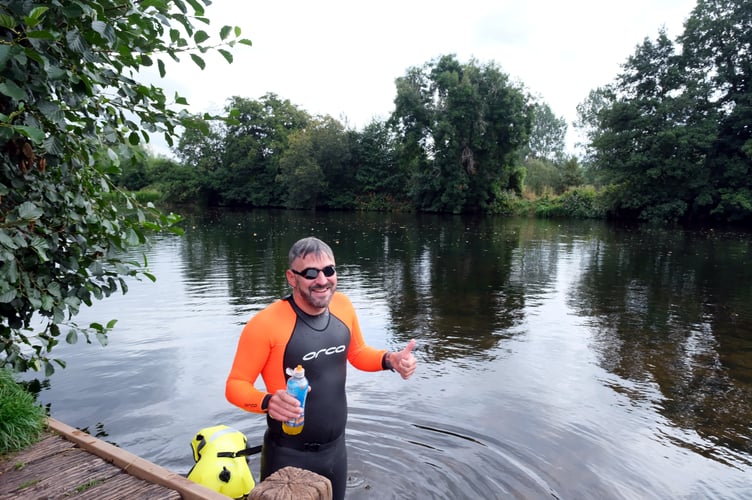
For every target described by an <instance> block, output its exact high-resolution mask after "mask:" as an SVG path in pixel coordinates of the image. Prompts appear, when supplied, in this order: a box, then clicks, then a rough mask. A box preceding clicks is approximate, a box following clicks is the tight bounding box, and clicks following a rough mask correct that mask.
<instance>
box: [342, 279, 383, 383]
mask: <svg viewBox="0 0 752 500" xmlns="http://www.w3.org/2000/svg"><path fill="white" fill-rule="evenodd" d="M330 310H331V311H332V312H333V313H334V314H336V315H337V316H338V317H340V318H341V319H342V320H343V321H344V322H345V324H346V325H347V326H348V327H349V328H350V350H349V351H348V353H347V359H348V361H350V364H352V365H353V366H354V367H355V368H357V369H359V370H363V371H367V372H376V371H381V370H383V369H384V367H383V365H382V363H381V361H382V359H383V358H384V354H385V353H386V350H385V349H376V348H375V347H371V346H369V345H368V344H366V342H365V340H363V333H362V332H361V331H360V325H359V324H358V316H357V315H356V313H355V308H354V307H353V305H352V303H351V302H350V299H348V298H347V297H346V296H345V295H343V294H341V293H336V294H335V295H334V298H333V299H332V303H331V304H330Z"/></svg>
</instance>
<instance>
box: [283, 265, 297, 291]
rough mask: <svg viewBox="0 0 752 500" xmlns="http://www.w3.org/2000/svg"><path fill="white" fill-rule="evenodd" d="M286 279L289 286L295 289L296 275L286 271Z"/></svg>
mask: <svg viewBox="0 0 752 500" xmlns="http://www.w3.org/2000/svg"><path fill="white" fill-rule="evenodd" d="M285 278H287V284H288V285H290V286H291V287H293V288H295V275H294V274H293V272H292V271H290V270H289V269H288V270H287V271H285Z"/></svg>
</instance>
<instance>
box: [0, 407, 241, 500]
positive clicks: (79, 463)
mask: <svg viewBox="0 0 752 500" xmlns="http://www.w3.org/2000/svg"><path fill="white" fill-rule="evenodd" d="M48 424H49V430H48V431H47V432H46V433H45V435H44V438H43V439H42V440H41V441H40V442H38V443H37V444H35V445H34V446H32V447H30V448H28V449H26V450H23V451H21V452H18V453H14V454H11V455H7V456H4V457H2V458H0V500H6V499H14V500H16V499H19V500H23V499H29V500H31V499H34V500H40V499H49V500H52V499H62V498H66V499H71V498H72V499H76V500H84V499H97V500H107V499H155V500H156V499H159V500H161V499H166V500H171V499H180V498H184V499H187V500H198V499H206V500H220V499H221V500H227V498H228V497H226V496H224V495H221V494H219V493H217V492H215V491H213V490H210V489H208V488H206V487H204V486H202V485H200V484H196V483H194V482H192V481H189V480H188V479H186V478H185V477H183V476H181V475H179V474H177V473H174V472H171V471H169V470H167V469H164V468H163V467H160V466H158V465H156V464H152V463H151V462H148V461H146V460H144V459H142V458H140V457H137V456H135V455H133V454H131V453H129V452H127V451H125V450H123V449H121V448H118V447H117V446H113V445H111V444H109V443H105V442H104V441H101V440H99V439H96V438H94V437H92V436H90V435H89V434H86V433H85V432H82V431H79V430H77V429H74V428H72V427H70V426H68V425H65V424H63V423H62V422H59V421H57V420H55V419H52V418H50V419H49V421H48Z"/></svg>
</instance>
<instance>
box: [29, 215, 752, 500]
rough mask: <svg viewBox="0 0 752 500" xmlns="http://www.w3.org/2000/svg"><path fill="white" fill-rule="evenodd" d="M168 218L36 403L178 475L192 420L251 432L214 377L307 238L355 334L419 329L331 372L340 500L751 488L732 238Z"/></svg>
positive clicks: (750, 272) (590, 227)
mask: <svg viewBox="0 0 752 500" xmlns="http://www.w3.org/2000/svg"><path fill="white" fill-rule="evenodd" d="M184 227H185V235H184V236H182V237H175V236H162V237H160V238H158V239H156V240H155V241H154V242H153V244H152V245H151V246H150V247H149V248H146V249H144V251H143V254H144V256H145V258H146V259H147V261H148V265H149V269H150V271H151V272H153V273H154V274H155V275H156V276H157V281H156V282H154V283H152V282H151V281H149V280H143V281H135V280H132V281H130V282H129V291H128V293H127V294H125V295H121V294H116V295H114V296H112V297H110V298H107V299H105V300H103V301H100V302H97V303H95V304H94V306H93V307H92V308H89V309H85V310H82V312H81V314H79V316H77V317H76V318H74V321H76V322H77V323H79V324H88V322H91V321H98V322H100V323H105V322H107V321H109V320H110V319H113V318H117V319H118V323H117V325H116V328H115V331H114V332H113V333H112V334H111V335H110V337H109V345H107V346H106V347H102V346H100V345H99V344H98V343H96V341H94V343H92V344H91V345H87V344H86V343H84V342H81V341H80V342H79V343H78V344H76V345H64V346H59V347H57V348H55V350H54V351H53V354H56V355H57V356H58V357H60V358H62V359H64V360H65V361H67V363H68V367H67V368H66V369H64V370H63V369H58V371H57V372H56V373H55V374H54V375H53V376H52V377H51V379H50V380H49V381H47V382H45V384H44V385H43V389H42V391H41V392H40V395H39V399H40V401H41V402H42V403H44V404H46V405H48V406H49V408H50V412H51V414H52V416H54V417H55V418H57V419H59V420H62V421H63V422H65V423H67V424H69V425H72V426H75V427H78V428H81V429H85V430H87V431H88V432H90V433H92V434H93V435H98V436H99V437H101V438H102V439H105V440H107V441H109V442H112V443H114V444H117V445H118V446H120V447H122V448H124V449H127V450H128V451H131V452H133V453H135V454H137V455H139V456H142V457H144V458H146V459H148V460H150V461H152V462H155V463H157V464H159V465H162V466H164V467H167V468H169V469H171V470H174V471H176V472H179V473H182V474H187V472H188V471H189V469H190V468H191V466H192V465H193V458H192V454H191V447H190V442H191V439H192V438H193V436H194V435H195V433H196V432H197V431H199V430H200V429H202V428H204V427H208V426H212V425H217V424H226V425H230V426H233V427H235V428H237V429H239V430H241V431H243V432H244V433H245V434H246V435H247V436H248V440H249V444H251V445H253V444H260V441H261V436H262V433H263V429H264V426H265V424H264V417H263V416H260V415H255V414H249V413H245V412H243V411H241V410H240V409H238V408H236V407H234V406H232V405H230V404H229V403H228V402H227V401H226V400H225V398H224V384H225V379H226V377H227V374H228V371H229V368H230V363H231V362H232V358H233V355H234V350H235V347H236V343H237V339H238V336H239V334H240V331H241V329H242V327H243V325H244V324H245V322H246V321H247V320H248V319H249V318H250V317H251V316H252V315H253V314H254V313H255V312H256V311H258V310H260V309H261V308H263V307H264V306H265V305H266V304H268V303H269V302H271V301H273V300H275V299H277V298H280V297H282V296H284V295H286V294H287V293H289V289H288V287H287V285H286V282H285V279H284V271H285V268H286V259H287V251H288V249H289V246H290V245H291V243H292V242H294V241H295V240H296V239H298V238H300V237H302V236H307V235H315V236H318V237H320V238H321V239H323V240H325V241H327V242H328V243H329V244H330V245H331V246H332V247H333V249H334V251H335V257H336V260H337V272H338V277H339V290H340V291H342V292H344V293H346V294H347V295H348V296H349V297H350V298H351V299H352V301H353V303H354V305H355V307H356V309H357V310H358V313H359V319H360V323H361V327H362V329H363V332H364V336H365V338H366V341H367V342H368V343H370V344H372V345H374V346H376V347H380V348H389V349H393V350H394V349H401V348H402V347H403V346H404V345H405V344H406V343H407V342H408V340H409V339H411V338H415V339H417V347H416V352H415V354H416V357H417V358H418V362H419V367H418V371H417V372H416V374H415V376H414V377H413V378H411V379H410V380H408V381H404V380H402V379H401V378H400V377H399V376H397V375H396V374H393V373H391V372H379V373H364V372H360V371H358V370H355V369H353V368H352V367H350V369H349V372H348V400H349V407H350V416H349V424H348V431H347V441H348V450H349V469H350V470H349V480H348V495H347V496H348V499H366V498H373V499H384V498H416V499H424V498H447V499H449V498H451V499H464V498H468V499H476V498H484V499H485V498H499V499H502V498H520V499H538V498H542V499H544V498H550V499H578V500H580V499H646V498H656V499H663V498H665V499H676V498H684V499H695V498H696V499H705V498H723V499H736V498H739V499H741V498H750V497H751V496H752V479H751V478H752V424H751V422H752V308H751V307H750V304H752V244H751V242H752V235H751V234H750V233H748V232H743V231H739V230H731V229H724V230H720V229H716V230H707V229H694V230H681V229H656V228H649V227H641V226H624V225H613V224H608V223H605V222H602V221H548V220H535V219H510V218H501V217H499V218H494V217H463V216H447V215H416V214H360V213H329V212H327V213H320V212H319V213H315V214H313V213H308V212H295V211H266V210H259V211H251V212H233V211H212V212H210V213H205V214H193V215H186V216H185V221H184ZM136 257H138V258H143V257H142V256H141V255H140V254H136ZM250 464H251V470H252V471H253V473H254V475H255V476H256V478H257V479H258V465H259V464H258V456H254V457H252V458H251V460H250Z"/></svg>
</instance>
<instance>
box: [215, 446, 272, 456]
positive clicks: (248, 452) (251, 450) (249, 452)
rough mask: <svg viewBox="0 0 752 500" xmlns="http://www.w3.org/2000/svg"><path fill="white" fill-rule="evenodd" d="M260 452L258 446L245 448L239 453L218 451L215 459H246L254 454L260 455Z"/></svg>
mask: <svg viewBox="0 0 752 500" xmlns="http://www.w3.org/2000/svg"><path fill="white" fill-rule="evenodd" d="M260 452H261V445H258V446H253V447H252V448H246V449H244V450H240V451H220V452H218V453H217V457H219V458H237V457H248V456H251V455H255V454H256V453H260Z"/></svg>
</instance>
